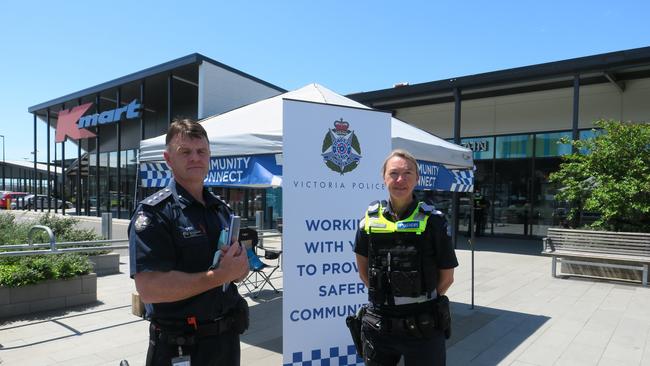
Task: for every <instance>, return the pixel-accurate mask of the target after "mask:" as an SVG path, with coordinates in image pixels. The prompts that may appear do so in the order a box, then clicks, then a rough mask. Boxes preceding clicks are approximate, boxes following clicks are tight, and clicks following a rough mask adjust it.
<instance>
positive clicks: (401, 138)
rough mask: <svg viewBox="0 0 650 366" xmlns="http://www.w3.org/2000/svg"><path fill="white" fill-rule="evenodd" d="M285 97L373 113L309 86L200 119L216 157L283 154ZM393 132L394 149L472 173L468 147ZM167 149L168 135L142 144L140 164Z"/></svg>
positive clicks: (405, 129)
mask: <svg viewBox="0 0 650 366" xmlns="http://www.w3.org/2000/svg"><path fill="white" fill-rule="evenodd" d="M283 99H293V100H300V101H308V102H316V103H325V104H332V105H339V106H347V107H354V108H363V109H369V108H368V107H367V106H365V105H363V104H361V103H358V102H355V101H354V100H352V99H349V98H346V97H344V96H342V95H339V94H336V93H334V92H333V91H331V90H329V89H327V88H325V87H323V86H322V85H319V84H309V85H307V86H304V87H302V88H300V89H298V90H294V91H290V92H287V93H284V94H280V95H277V96H275V97H272V98H268V99H264V100H261V101H259V102H256V103H252V104H249V105H246V106H243V107H240V108H237V109H234V110H231V111H229V112H226V113H223V114H219V115H216V116H211V117H208V118H205V119H203V120H201V121H199V122H200V123H201V124H202V125H203V127H204V128H205V130H206V132H207V133H208V137H209V140H210V151H211V155H212V156H213V157H217V156H248V155H266V154H281V153H282V124H283V116H282V100H283ZM391 129H392V148H393V149H398V148H399V149H405V150H407V151H409V152H411V153H412V154H413V155H414V156H415V157H416V158H417V159H418V160H422V161H428V162H436V163H439V164H441V165H443V166H444V167H446V168H449V169H472V167H473V165H474V162H473V159H472V152H471V150H469V149H467V148H464V147H462V146H458V145H455V144H452V143H450V142H447V141H445V140H443V139H441V138H439V137H436V136H434V135H432V134H430V133H428V132H426V131H423V130H420V129H418V128H416V127H413V126H411V125H409V124H407V123H405V122H403V121H400V120H399V119H397V118H392V120H391ZM164 149H165V135H161V136H158V137H155V138H151V139H147V140H143V141H142V142H141V143H140V162H141V163H145V162H155V161H162V160H163V156H162V153H163V150H164Z"/></svg>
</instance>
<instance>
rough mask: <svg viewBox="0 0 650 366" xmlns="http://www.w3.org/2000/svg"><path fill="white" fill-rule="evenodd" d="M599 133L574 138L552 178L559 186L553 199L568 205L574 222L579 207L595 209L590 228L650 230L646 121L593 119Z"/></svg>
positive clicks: (649, 154)
mask: <svg viewBox="0 0 650 366" xmlns="http://www.w3.org/2000/svg"><path fill="white" fill-rule="evenodd" d="M595 124H596V126H597V127H600V128H602V129H603V132H604V133H602V134H600V135H597V136H596V137H594V138H590V139H586V140H578V141H572V144H573V146H575V147H576V149H577V150H583V151H587V153H580V152H576V153H574V154H571V155H566V156H564V157H563V163H562V164H561V165H560V170H559V171H557V172H555V173H553V174H551V176H550V180H551V181H552V182H557V183H560V184H561V185H562V188H561V189H560V190H559V192H558V194H557V195H556V197H555V198H556V199H557V200H560V201H567V202H569V203H570V204H571V210H570V211H569V218H570V219H571V220H572V222H573V226H580V222H578V220H576V219H577V218H579V214H580V212H581V211H583V210H587V211H592V212H598V213H599V214H600V218H599V219H598V220H597V221H596V222H594V223H593V224H592V225H591V226H592V227H593V228H597V229H602V230H611V231H633V232H650V124H648V123H625V122H618V121H604V120H603V121H597V122H596V123H595Z"/></svg>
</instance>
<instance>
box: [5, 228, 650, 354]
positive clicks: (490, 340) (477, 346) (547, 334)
mask: <svg viewBox="0 0 650 366" xmlns="http://www.w3.org/2000/svg"><path fill="white" fill-rule="evenodd" d="M461 243H462V240H461ZM466 247H467V246H466V245H462V244H459V249H458V251H457V254H458V258H459V261H460V267H459V268H458V269H457V271H456V282H455V284H454V285H453V286H452V288H451V289H450V291H449V297H450V298H451V299H452V301H453V304H452V310H453V315H454V328H453V336H452V338H451V339H450V340H449V341H448V343H447V347H448V365H513V366H515V365H516V366H523V365H578V366H579V365H625V366H628V365H650V289H648V288H643V287H641V286H640V285H630V284H623V283H620V282H605V281H597V280H586V279H576V278H569V279H554V278H552V277H551V275H550V259H549V258H545V257H541V256H538V255H535V254H536V253H537V252H539V251H540V250H541V243H540V242H538V241H537V242H531V241H516V240H507V239H480V240H479V241H478V244H477V245H476V248H477V251H476V252H475V256H474V260H475V289H476V291H475V294H474V301H475V304H476V306H475V308H474V309H470V303H471V291H470V289H471V252H470V251H469V250H467V249H466ZM506 251H511V252H512V251H514V252H517V253H516V254H513V253H507V252H506ZM122 261H123V262H124V263H123V265H122V271H123V273H122V274H118V275H112V276H106V277H100V278H99V279H98V298H99V301H100V302H99V303H98V304H96V305H93V306H89V307H85V308H79V309H76V310H74V311H68V312H54V313H47V314H35V315H34V316H31V317H28V318H22V319H14V320H12V321H10V322H4V323H1V322H0V364H2V365H3V366H4V365H5V364H6V365H39V366H40V365H112V366H116V365H118V364H119V361H120V360H122V359H127V360H128V361H129V362H130V364H131V365H142V364H143V363H144V357H145V352H146V346H147V323H146V322H145V321H142V320H141V319H139V318H137V317H135V316H133V315H131V308H130V303H131V292H132V290H133V281H132V280H130V279H129V277H128V274H127V272H128V266H127V263H128V257H123V258H122ZM277 273H278V274H279V276H278V277H277V278H275V280H274V282H275V283H276V284H277V285H278V286H279V288H280V289H281V286H282V278H281V272H277ZM247 300H248V302H249V304H250V305H251V318H252V321H251V324H252V325H251V329H250V330H249V331H248V332H247V333H246V334H245V335H244V336H243V337H242V344H241V345H242V365H246V366H249V365H251V366H257V365H281V363H282V352H281V348H282V321H281V316H282V298H281V293H280V295H275V294H274V293H273V292H271V291H268V292H264V293H263V294H262V295H261V296H260V300H254V299H252V298H247Z"/></svg>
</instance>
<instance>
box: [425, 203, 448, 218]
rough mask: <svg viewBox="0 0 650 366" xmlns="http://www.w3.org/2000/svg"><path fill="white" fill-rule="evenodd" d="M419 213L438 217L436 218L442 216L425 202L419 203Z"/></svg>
mask: <svg viewBox="0 0 650 366" xmlns="http://www.w3.org/2000/svg"><path fill="white" fill-rule="evenodd" d="M420 211H422V212H423V213H425V214H427V215H438V216H444V215H443V213H442V212H441V211H439V210H436V208H435V207H434V206H433V205H430V204H428V203H426V202H421V203H420Z"/></svg>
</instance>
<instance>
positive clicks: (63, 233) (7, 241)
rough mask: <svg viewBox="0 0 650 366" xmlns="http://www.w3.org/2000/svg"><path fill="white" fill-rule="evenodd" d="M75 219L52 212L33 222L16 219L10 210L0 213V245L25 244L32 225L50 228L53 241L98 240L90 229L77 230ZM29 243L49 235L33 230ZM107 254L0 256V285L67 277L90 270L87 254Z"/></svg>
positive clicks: (12, 285)
mask: <svg viewBox="0 0 650 366" xmlns="http://www.w3.org/2000/svg"><path fill="white" fill-rule="evenodd" d="M78 222H79V220H78V219H76V218H73V217H61V216H57V215H53V214H49V213H48V214H46V215H43V216H41V217H40V218H39V219H38V220H37V221H36V222H22V223H19V222H16V219H15V216H14V215H13V214H11V213H0V245H11V244H26V243H27V236H28V233H29V229H30V228H31V227H32V226H34V225H45V226H48V227H50V228H51V229H52V231H53V233H54V236H55V238H56V241H57V242H65V241H85V240H97V239H100V237H99V235H97V234H95V232H94V231H92V230H90V229H78V228H75V225H76V224H77V223H78ZM32 242H33V243H47V242H49V237H48V236H47V235H46V234H45V233H44V232H43V231H38V232H35V233H34V235H33V237H32ZM100 245H102V244H98V246H100ZM102 253H107V251H97V252H93V253H84V254H68V253H66V254H53V255H32V256H13V257H0V286H7V287H18V286H25V285H30V284H34V283H38V282H40V281H44V280H48V279H58V278H70V277H74V276H78V275H83V274H87V273H90V271H91V269H92V265H91V264H90V261H89V260H88V255H93V254H102Z"/></svg>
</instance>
